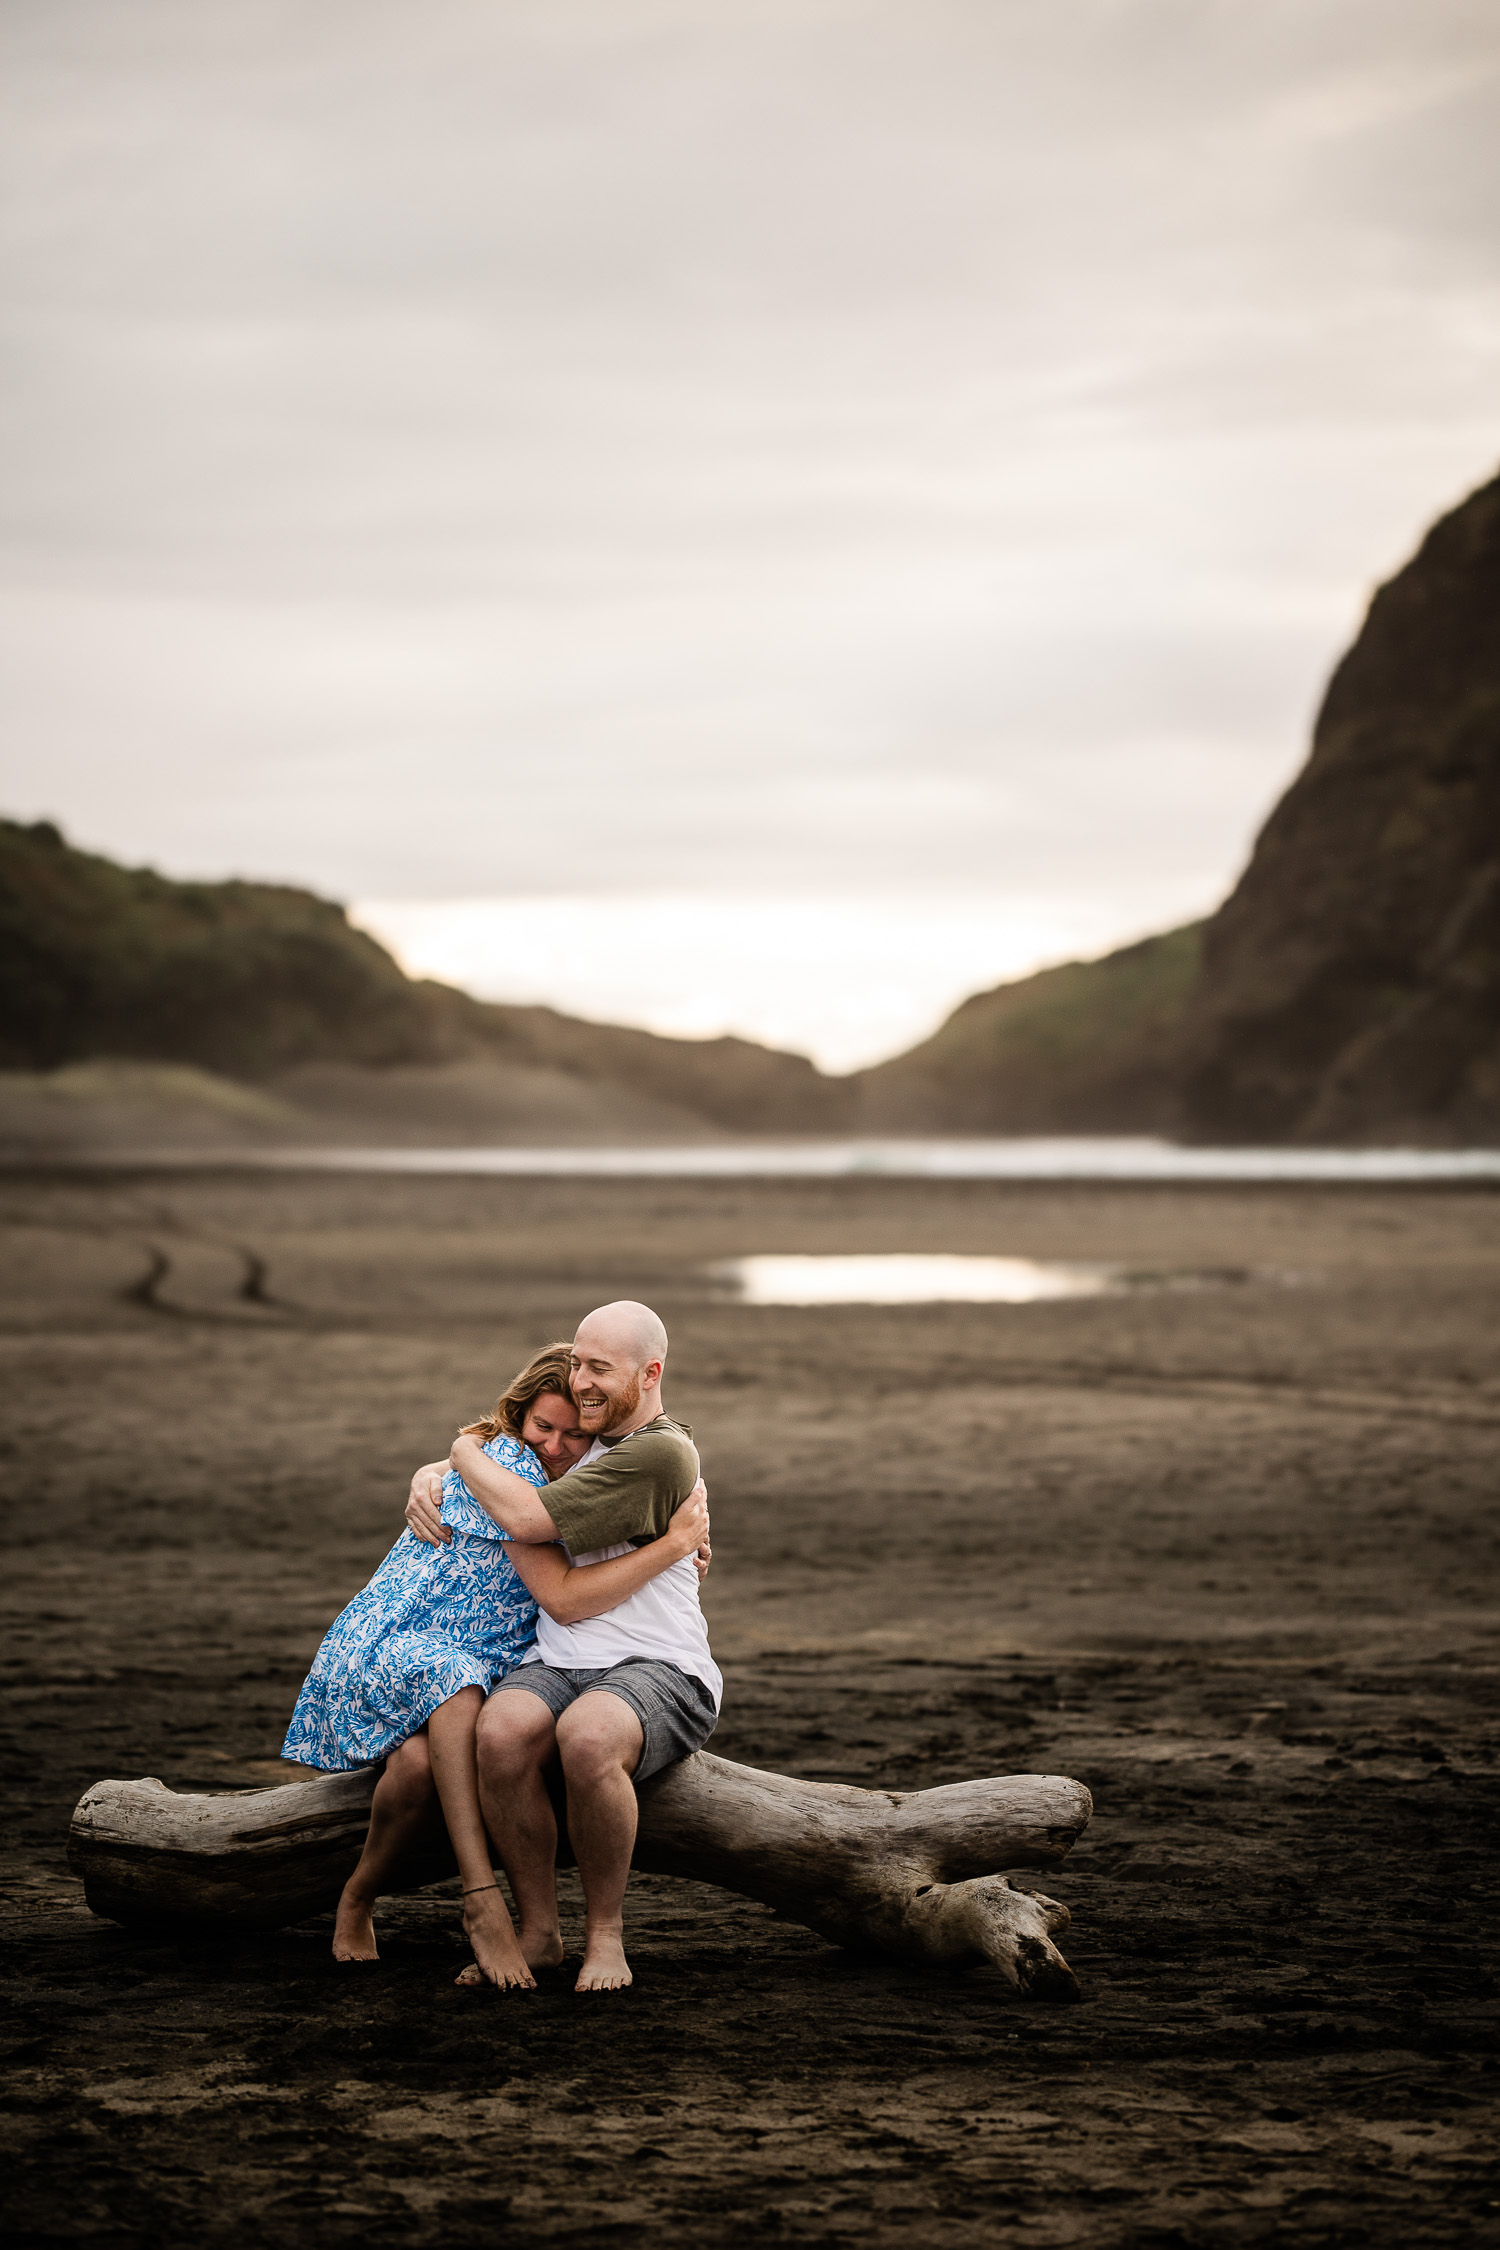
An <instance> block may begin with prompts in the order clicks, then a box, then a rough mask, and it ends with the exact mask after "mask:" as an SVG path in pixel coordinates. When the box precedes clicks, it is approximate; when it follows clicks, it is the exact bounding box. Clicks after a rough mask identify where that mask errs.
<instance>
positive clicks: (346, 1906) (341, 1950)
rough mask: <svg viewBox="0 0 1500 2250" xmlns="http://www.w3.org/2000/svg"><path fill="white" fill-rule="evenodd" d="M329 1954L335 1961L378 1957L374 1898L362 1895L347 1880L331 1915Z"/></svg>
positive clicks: (377, 1958)
mask: <svg viewBox="0 0 1500 2250" xmlns="http://www.w3.org/2000/svg"><path fill="white" fill-rule="evenodd" d="M333 1958H334V1959H335V1961H378V1960H379V1959H380V1949H379V1947H378V1946H377V1945H376V1943H375V1902H374V1900H373V1899H368V1898H362V1897H361V1896H360V1895H359V1893H358V1892H356V1891H355V1890H354V1888H353V1886H352V1885H351V1884H347V1883H346V1884H345V1886H344V1890H343V1895H342V1896H341V1897H340V1899H339V1906H338V1912H337V1914H336V1915H335V1916H334V1919H333Z"/></svg>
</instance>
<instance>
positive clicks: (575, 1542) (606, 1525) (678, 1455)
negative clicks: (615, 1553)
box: [546, 1414, 698, 1555]
mask: <svg viewBox="0 0 1500 2250" xmlns="http://www.w3.org/2000/svg"><path fill="white" fill-rule="evenodd" d="M603 1443H604V1444H605V1445H607V1446H608V1447H609V1451H608V1453H606V1454H601V1456H600V1457H599V1459H598V1460H597V1461H585V1462H584V1463H582V1465H581V1466H580V1467H578V1468H576V1469H570V1470H569V1471H568V1474H567V1475H566V1476H565V1477H559V1478H558V1480H557V1482H556V1484H554V1485H549V1486H548V1488H547V1494H546V1500H547V1513H548V1514H549V1515H550V1516H551V1518H552V1521H553V1522H554V1523H555V1524H556V1526H557V1529H558V1532H559V1535H560V1536H561V1538H562V1542H563V1544H564V1546H565V1547H566V1548H567V1550H568V1552H569V1554H570V1555H587V1554H592V1553H593V1551H594V1549H595V1548H596V1547H619V1546H622V1545H624V1543H625V1542H626V1541H627V1540H628V1541H629V1542H630V1544H631V1545H632V1546H633V1547H645V1546H648V1545H649V1544H650V1542H651V1541H652V1540H653V1539H660V1537H661V1535H662V1533H663V1532H664V1531H665V1530H666V1528H667V1525H668V1523H669V1522H670V1521H671V1519H672V1517H673V1515H674V1514H675V1513H676V1511H677V1510H678V1509H679V1508H680V1507H681V1506H682V1503H683V1501H684V1500H685V1499H686V1498H687V1496H688V1494H689V1493H690V1492H691V1491H692V1489H693V1486H694V1485H695V1484H696V1483H697V1482H698V1449H697V1447H696V1446H695V1445H694V1443H693V1433H692V1431H691V1430H690V1429H689V1428H688V1427H687V1424H686V1423H685V1422H674V1421H672V1420H671V1419H670V1418H669V1416H667V1415H665V1414H658V1415H657V1417H656V1420H655V1421H654V1422H646V1423H644V1424H643V1425H642V1427H641V1428H640V1429H638V1430H631V1431H630V1432H629V1433H628V1434H627V1435H626V1436H625V1437H622V1438H608V1437H607V1438H605V1439H604V1440H603Z"/></svg>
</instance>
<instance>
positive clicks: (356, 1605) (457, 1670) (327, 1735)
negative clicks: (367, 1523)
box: [281, 1437, 547, 1773]
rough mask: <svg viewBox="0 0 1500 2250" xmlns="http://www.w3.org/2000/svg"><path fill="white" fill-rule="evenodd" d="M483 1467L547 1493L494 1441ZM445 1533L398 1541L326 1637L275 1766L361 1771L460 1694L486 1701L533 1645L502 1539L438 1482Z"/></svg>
mask: <svg viewBox="0 0 1500 2250" xmlns="http://www.w3.org/2000/svg"><path fill="white" fill-rule="evenodd" d="M484 1450H485V1452H486V1453H487V1454H488V1455H489V1456H490V1459H491V1460H492V1461H498V1462H499V1464H500V1466H501V1468H502V1469H509V1470H511V1471H512V1473H513V1474H514V1475H516V1476H518V1477H525V1479H526V1481H527V1483H528V1484H535V1485H544V1484H545V1483H546V1482H547V1473H546V1471H545V1469H543V1467H542V1465H541V1463H540V1461H538V1459H537V1457H536V1455H535V1454H534V1453H532V1452H531V1451H530V1450H529V1448H528V1447H526V1446H524V1445H521V1444H520V1443H518V1441H517V1440H516V1439H515V1438H511V1437H497V1438H491V1439H490V1440H489V1442H488V1444H487V1445H486V1446H485V1448H484ZM443 1521H444V1523H445V1524H447V1525H448V1527H449V1529H450V1530H451V1531H452V1533H453V1537H452V1539H451V1540H450V1541H449V1543H448V1544H447V1546H445V1547H429V1546H427V1545H426V1544H425V1543H424V1542H423V1541H422V1540H420V1539H418V1538H416V1537H414V1535H413V1534H412V1533H411V1532H409V1531H403V1532H402V1534H401V1537H400V1538H399V1539H398V1540H397V1541H396V1544H395V1546H394V1547H393V1548H392V1549H391V1551H390V1553H389V1554H388V1555H387V1556H386V1558H385V1561H384V1562H383V1563H382V1564H381V1566H380V1568H379V1569H378V1570H377V1571H376V1573H375V1575H374V1577H373V1578H372V1579H371V1580H370V1583H369V1585H368V1586H366V1587H365V1589H364V1591H363V1593H359V1594H356V1595H355V1597H354V1599H353V1601H352V1602H351V1603H350V1604H349V1607H348V1608H347V1609H346V1610H342V1611H341V1612H340V1614H339V1615H338V1616H337V1617H336V1618H335V1619H334V1621H333V1623H332V1624H331V1625H330V1626H329V1628H328V1631H327V1633H326V1634H325V1635H324V1637H323V1645H322V1647H321V1648H320V1649H319V1650H318V1653H317V1655H316V1656H315V1657H314V1658H313V1668H312V1670H311V1671H310V1672H309V1673H308V1675H307V1682H306V1685H305V1686H304V1688H303V1690H302V1693H301V1694H300V1695H299V1696H298V1698H297V1708H296V1709H295V1711H293V1713H292V1723H291V1725H290V1726H289V1727H288V1728H287V1736H286V1741H285V1742H284V1743H283V1744H282V1748H281V1755H282V1756H283V1758H293V1759H295V1760H296V1761H297V1762H298V1763H299V1764H300V1765H304V1766H319V1767H321V1768H322V1769H323V1771H324V1772H325V1773H327V1772H335V1771H343V1770H346V1769H347V1768H349V1767H352V1766H365V1765H370V1764H372V1763H373V1762H374V1760H375V1759H377V1758H383V1757H384V1756H385V1754H386V1752H387V1751H388V1750H394V1749H395V1747H396V1745H397V1743H398V1742H404V1741H405V1740H406V1738H407V1736H408V1735H412V1734H415V1733H416V1732H417V1729H418V1728H419V1727H423V1726H425V1725H426V1724H427V1721H428V1720H429V1719H430V1718H431V1717H432V1714H433V1712H434V1711H435V1710H436V1709H437V1707H438V1705H439V1704H440V1703H446V1702H447V1700H448V1698H449V1696H450V1695H457V1693H458V1691H459V1689H460V1688H465V1687H478V1688H483V1689H484V1690H485V1691H486V1692H488V1691H489V1689H490V1688H491V1687H492V1686H493V1685H494V1683H495V1681H496V1680H498V1679H499V1678H500V1676H501V1674H502V1673H504V1672H509V1671H511V1670H513V1669H514V1667H515V1666H516V1665H517V1664H519V1663H520V1661H521V1658H522V1657H523V1656H524V1655H525V1653H526V1651H527V1649H528V1648H530V1646H531V1643H532V1641H533V1640H534V1639H535V1637H536V1603H535V1602H534V1601H533V1600H532V1598H531V1596H530V1595H529V1594H528V1593H527V1591H526V1588H525V1587H524V1586H523V1585H522V1583H521V1581H520V1579H519V1578H518V1577H517V1576H516V1574H515V1572H514V1570H513V1569H512V1568H511V1564H510V1558H509V1556H508V1555H507V1554H506V1552H505V1549H504V1547H503V1546H502V1545H501V1544H500V1542H501V1541H502V1540H503V1539H504V1537H505V1533H504V1532H503V1531H502V1530H501V1528H500V1526H499V1524H497V1523H495V1522H494V1521H493V1520H492V1519H491V1518H490V1517H489V1516H487V1515H486V1514H485V1512H484V1510H483V1508H481V1507H480V1505H479V1502H478V1501H477V1500H476V1499H475V1498H474V1495H473V1494H472V1493H471V1492H470V1490H469V1488H468V1486H467V1485H466V1484H465V1483H464V1481H463V1479H462V1477H460V1476H458V1475H456V1474H455V1473H454V1472H453V1471H452V1470H451V1469H450V1470H449V1472H448V1474H447V1476H446V1477H444V1479H443Z"/></svg>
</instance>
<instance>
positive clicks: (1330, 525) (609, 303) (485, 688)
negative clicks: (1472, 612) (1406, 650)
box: [0, 0, 1500, 1065]
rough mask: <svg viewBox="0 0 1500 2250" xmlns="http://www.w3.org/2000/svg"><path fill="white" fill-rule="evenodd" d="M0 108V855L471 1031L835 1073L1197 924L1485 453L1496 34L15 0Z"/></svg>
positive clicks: (1494, 320)
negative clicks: (21, 832)
mask: <svg viewBox="0 0 1500 2250" xmlns="http://www.w3.org/2000/svg"><path fill="white" fill-rule="evenodd" d="M0 61H3V64H4V67H3V70H0V124H3V131H0V169H3V186H4V196H3V214H4V215H3V218H0V277H3V283H4V288H3V302H4V305H5V312H4V316H3V322H4V330H5V337H6V350H5V355H4V365H5V372H4V375H3V383H4V391H5V398H6V408H7V411H6V415H5V426H6V429H7V432H8V435H7V437H6V440H5V444H6V449H7V457H6V461H5V474H4V478H3V487H0V489H3V493H4V500H3V512H0V637H3V649H4V667H3V682H4V684H3V686H0V719H3V722H4V739H5V741H6V743H7V748H6V750H5V752H4V763H3V769H0V802H3V805H4V808H5V809H7V810H9V811H12V812H14V813H16V814H20V815H22V816H25V817H38V816H41V815H49V816H52V817H55V818H57V819H59V820H61V822H62V823H63V824H64V826H65V827H66V828H67V829H68V831H69V832H70V834H72V835H73V836H75V837H76V838H77V839H78V840H79V841H82V842H86V843H88V844H90V845H93V846H95V847H96V848H99V849H102V850H106V851H109V852H111V853H114V854H117V855H120V856H123V857H126V858H131V859H145V860H150V861H152V862H154V863H156V864H158V865H160V866H162V867H164V868H166V869H167V870H169V871H170V872H174V873H191V874H203V875H217V874H229V873H239V874H247V875H255V876H264V877H269V878H274V879H285V880H292V881H299V882H307V883H311V884H313V885H314V886H316V887H318V888H320V889H323V890H327V891H331V892H333V893H334V894H336V895H338V896H341V897H345V898H349V899H352V900H354V901H356V902H359V903H360V904H361V910H362V911H363V913H364V915H365V917H366V919H367V920H369V921H370V923H371V924H372V926H378V927H381V928H383V929H387V930H389V931H390V932H391V933H392V934H393V935H396V936H397V938H398V942H399V943H400V944H401V946H402V949H403V952H404V954H405V955H406V957H407V958H409V959H411V960H412V961H413V962H414V964H416V965H419V966H423V967H427V968H431V969H435V970H438V969H440V971H441V973H443V974H445V975H448V976H451V977H453V978H455V979H456V980H457V981H460V982H467V983H471V984H473V985H474V986H475V987H476V989H482V990H484V991H486V992H490V993H493V994H495V995H496V996H498V997H513V998H518V999H519V998H545V999H550V1000H553V1001H554V1002H555V1003H556V1004H558V1005H561V1006H565V1007H570V1008H574V1007H576V1008H578V1009H579V1010H580V1011H581V1012H585V1013H590V1014H599V1015H610V1016H618V1017H620V1018H622V1019H623V1020H629V1021H635V1022H643V1023H648V1024H651V1025H653V1026H655V1027H657V1028H668V1029H682V1030H703V1031H709V1030H717V1029H721V1028H736V1029H740V1030H747V1031H751V1032H753V1033H755V1034H756V1035H759V1036H767V1037H777V1038H784V1039H785V1040H786V1041H787V1042H788V1043H791V1044H795V1045H799V1046H802V1047H804V1048H806V1049H807V1050H808V1051H810V1052H815V1053H817V1054H818V1055H820V1056H821V1057H823V1058H824V1059H826V1060H828V1061H830V1062H833V1063H837V1064H840V1065H842V1064H845V1063H848V1062H851V1061H862V1060H865V1059H868V1058H869V1057H870V1056H871V1055H872V1054H874V1053H878V1052H882V1051H890V1050H892V1049H894V1048H896V1047H899V1046H900V1045H901V1044H903V1043H904V1042H905V1040H906V1039H908V1038H909V1037H912V1036H917V1035H919V1034H920V1032H921V1031H922V1030H924V1029H926V1028H927V1027H928V1024H929V1023H930V1021H931V1020H932V1019H933V1017H934V1016H935V1015H936V1014H938V1013H941V1011H942V1009H943V1008H944V1007H946V1006H947V1005H948V1004H949V1001H950V999H956V998H958V997H960V996H961V995H962V993H963V992H965V991H967V990H970V989H974V988H976V987H980V986H983V985H984V984H986V983H989V982H993V981H995V979H996V977H997V976H1000V975H1005V974H1013V973H1021V972H1022V971H1024V970H1025V969H1027V968H1029V967H1031V966H1033V965H1035V964H1036V963H1037V962H1039V961H1043V960H1047V959H1055V958H1057V957H1058V956H1059V955H1060V954H1063V953H1067V952H1070V951H1075V950H1087V951H1094V950H1099V949H1101V948H1102V947H1104V946H1106V945H1108V944H1110V943H1111V942H1114V941H1115V940H1117V939H1123V938H1128V937H1131V936H1135V935H1137V934H1139V933H1141V932H1142V931H1144V930H1146V929H1149V928H1151V927H1153V926H1157V927H1159V926H1164V925H1166V924H1168V923H1170V922H1172V921H1175V920H1178V919H1181V918H1182V916H1183V915H1184V914H1185V913H1187V912H1189V911H1197V910H1199V909H1200V908H1202V907H1205V906H1208V905H1210V904H1212V903H1213V902H1214V900H1216V899H1217V898H1218V897H1220V896H1222V895H1223V893H1224V891H1225V890H1226V889H1227V888H1228V886H1229V884H1230V883H1231V882H1232V881H1233V878H1234V876H1235V874H1236V872H1237V870H1238V868H1239V867H1240V865H1242V864H1243V860H1244V857H1245V854H1246V852H1247V850H1248V848H1249V845H1250V842H1251V840H1252V838H1253V835H1254V833H1255V830H1256V828H1257V827H1258V825H1259V823H1260V821H1261V820H1262V819H1263V818H1264V816H1265V813H1266V812H1267V810H1268V809H1269V807H1270V805H1271V803H1272V802H1273V801H1274V799H1275V797H1276V795H1277V794H1278V792H1279V790H1280V789H1281V788H1282V787H1283V786H1284V785H1285V783H1286V781H1287V780H1288V779H1289V778H1290V776H1291V774H1292V773H1293V772H1294V771H1295V770H1296V768H1297V766H1298V765H1299V764H1300V762H1301V759H1302V757H1303V756H1304V754H1305V750H1306V743H1307V734H1308V728H1309V724H1310V721H1311V717H1312V714H1313V711H1314V709H1315V707H1316V702H1317V698H1318V695H1319V693H1320V691H1321V687H1322V684H1323V681H1324V680H1325V678H1326V676H1327V672H1328V670H1329V668H1330V666H1331V664H1332V662H1333V661H1334V659H1335V658H1336V656H1337V654H1338V653H1339V650H1340V648H1341V647H1342V646H1343V645H1344V644H1345V642H1346V641H1347V639H1348V638H1349V636H1350V635H1351V633H1352V632H1353V630H1354V629H1355V628H1356V626H1357V624H1358V620H1359V617H1360V614H1361V612H1362V609H1363V606H1364V602H1365V600H1366V599H1367V598H1368V594H1369V591H1370V588H1371V585H1372V583H1373V582H1374V581H1375V580H1376V579H1377V578H1379V577H1380V576H1383V575H1385V574H1388V573H1389V572H1390V571H1391V570H1392V569H1393V568H1395V567H1397V566H1398V565H1399V564H1400V562H1401V561H1402V560H1404V559H1405V556H1406V555H1407V553H1408V552H1409V551H1410V549H1411V547H1412V545H1413V544H1414V543H1415V540H1416V539H1417V538H1418V537H1419V536H1420V533H1421V531H1422V530H1423V528H1424V527H1425V525H1426V524H1427V523H1428V522H1429V521H1430V520H1431V518H1432V516H1433V515H1434V514H1435V513H1437V512H1438V511H1439V510H1440V509H1441V508H1442V507H1444V506H1447V505H1450V504H1452V503H1453V502H1454V501H1456V500H1457V499H1459V498H1460V497H1461V496H1462V495H1463V493H1464V492H1465V490H1467V489H1468V488H1470V487H1471V486H1472V485H1474V484H1476V483H1478V482H1480V481H1482V480H1483V479H1484V478H1486V477H1487V476H1488V475H1490V474H1492V473H1493V471H1494V469H1495V466H1496V464H1497V461H1500V259H1497V235H1500V134H1496V132H1495V131H1494V115H1495V106H1496V96H1497V86H1500V16H1497V15H1496V12H1495V10H1494V9H1493V8H1492V7H1491V6H1489V5H1488V4H1483V5H1475V4H1473V0H1427V4H1425V5H1424V6H1423V7H1422V8H1420V9H1417V8H1413V7H1412V6H1410V5H1409V0H1256V4H1255V5H1253V6H1252V5H1249V4H1248V0H930V4H928V5H925V6H923V7H921V8H914V7H911V6H910V5H908V4H905V0H725V4H724V5H717V6H713V7H709V6H706V5H704V4H703V0H425V4H424V5H423V6H421V7H415V6H412V5H410V0H322V4H321V5H320V6H319V7H318V8H316V9H308V8H297V7H292V6H291V5H289V4H287V0H236V5H235V6H234V7H232V8H213V7H207V8H205V7H203V6H202V5H201V4H200V0H133V4H132V5H131V6H130V7H129V8H121V7H120V6H118V5H117V4H115V0H11V5H10V6H9V7H8V8H7V9H6V10H5V12H4V19H3V22H0ZM600 900H608V901H610V902H612V907H613V912H612V918H611V919H610V920H609V921H608V923H607V924H606V925H601V922H600V917H599V914H598V902H599V901H600ZM575 901H576V902H582V903H578V904H573V903H571V902H575ZM485 902H490V903H489V905H488V906H486V903H485ZM601 926H603V927H606V928H607V929H610V930H612V931H613V933H614V935H613V939H612V940H611V939H610V938H609V937H608V936H607V935H606V936H600V935H599V934H598V933H599V931H600V929H601ZM856 931H857V932H858V933H859V934H858V937H857V940H856V937H855V935H854V933H855V932H856ZM685 932H686V933H687V934H684V933H685ZM792 933H796V935H795V938H794V936H793V934H792ZM841 933H842V934H841ZM570 934H571V939H572V942H569V939H570ZM818 945H821V946H822V947H823V951H822V952H821V953H815V951H814V948H815V947H816V946H818ZM830 949H831V950H830ZM611 952H614V953H617V954H618V955H619V956H620V959H621V960H622V961H625V962H628V963H630V964H631V973H630V974H629V975H625V974H622V973H621V972H620V971H619V969H618V967H617V966H616V964H615V963H613V962H611V961H608V959H607V957H608V956H609V955H610V954H611ZM584 956H586V957H588V958H589V959H590V960H591V963H592V965H591V966H590V967H588V968H586V969H584V970H582V971H580V969H579V967H578V962H579V959H580V957H584ZM820 960H826V961H827V963H828V964H829V969H830V973H827V974H823V973H820V970H819V965H818V964H819V961H820ZM789 961H790V970H789ZM789 975H790V976H791V977H793V978H795V979H796V980H797V981H798V982H799V983H800V984H801V985H802V986H803V987H804V989H803V990H802V991H801V992H799V993H797V994H795V995H793V994H791V993H790V992H789V989H788V980H789ZM591 994H597V995H598V997H597V1000H595V999H591V997H590V995H591ZM778 1027H785V1028H784V1029H781V1028H778Z"/></svg>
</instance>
